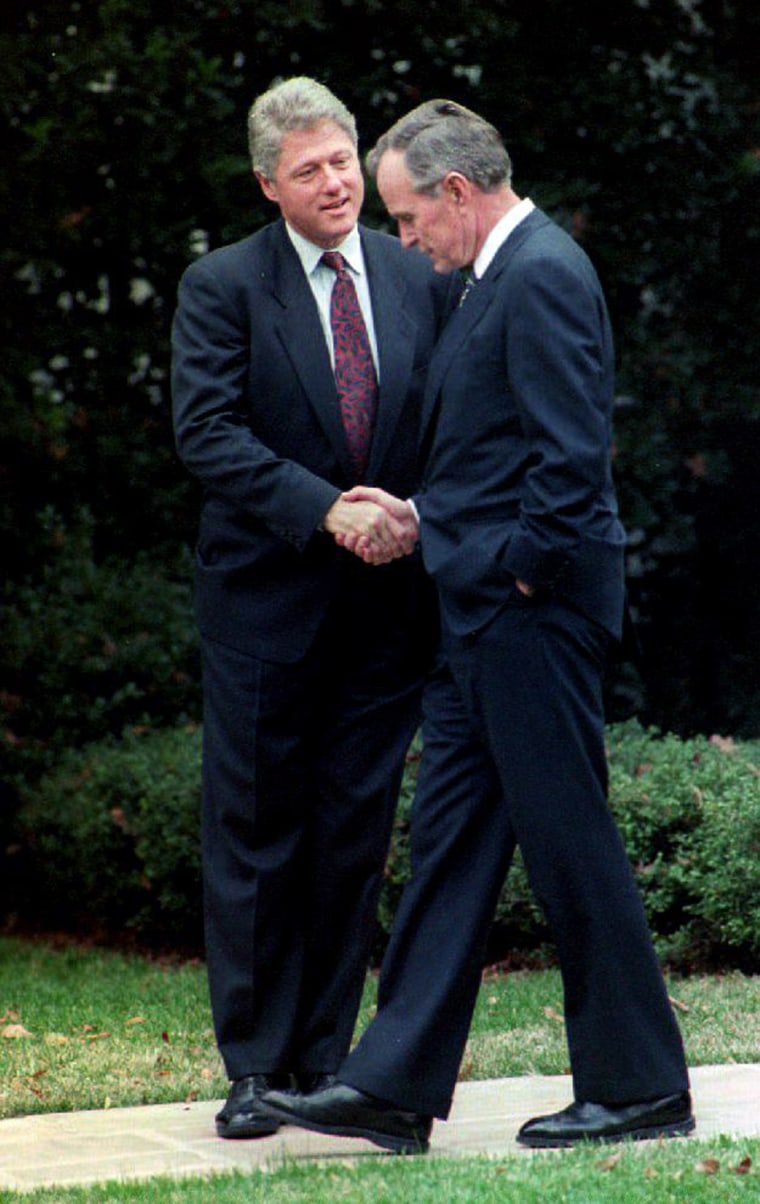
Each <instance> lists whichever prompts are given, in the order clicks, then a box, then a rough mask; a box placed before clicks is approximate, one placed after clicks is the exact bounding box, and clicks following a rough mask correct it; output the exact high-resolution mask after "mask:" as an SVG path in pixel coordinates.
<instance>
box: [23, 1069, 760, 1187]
mask: <svg viewBox="0 0 760 1204" xmlns="http://www.w3.org/2000/svg"><path fill="white" fill-rule="evenodd" d="M692 1093H693V1099H694V1110H695V1114H696V1117H697V1131H696V1136H697V1137H714V1136H717V1135H718V1134H721V1133H725V1134H728V1135H735V1136H747V1137H750V1136H751V1137H755V1136H760V1065H747V1066H703V1067H698V1068H697V1069H695V1070H693V1071H692ZM570 1099H571V1087H570V1080H569V1078H567V1077H565V1076H556V1077H544V1076H535V1077H525V1078H515V1079H499V1080H490V1081H487V1082H479V1083H461V1084H460V1085H459V1087H458V1088H457V1093H456V1098H455V1101H454V1107H453V1110H452V1113H451V1116H450V1118H449V1120H448V1121H447V1122H446V1123H445V1124H443V1123H439V1124H436V1126H435V1128H434V1130H433V1139H432V1143H431V1152H432V1153H434V1154H447V1155H463V1154H486V1155H490V1156H501V1157H503V1156H504V1155H505V1154H512V1153H515V1152H516V1151H518V1150H519V1147H518V1146H517V1145H516V1143H515V1136H516V1133H517V1130H518V1128H519V1127H520V1125H521V1124H522V1122H523V1121H524V1120H527V1119H528V1117H530V1116H535V1115H536V1114H541V1113H544V1112H554V1111H557V1110H558V1109H559V1108H563V1107H565V1105H566V1104H568V1103H569V1102H570ZM219 1107H220V1101H216V1102H205V1103H192V1104H156V1105H150V1106H147V1107H141V1108H115V1109H112V1110H108V1111H102V1112H69V1113H64V1112H58V1113H52V1114H47V1115H42V1116H26V1117H18V1118H15V1119H12V1120H3V1121H0V1188H12V1189H15V1190H16V1191H24V1190H31V1189H32V1188H35V1187H45V1186H52V1185H57V1186H61V1187H63V1186H73V1185H74V1184H86V1183H95V1182H103V1181H105V1180H108V1179H121V1180H126V1179H144V1178H149V1177H151V1176H153V1175H171V1176H176V1177H181V1176H184V1175H207V1174H211V1173H214V1172H223V1171H231V1170H238V1171H248V1170H254V1169H255V1168H256V1167H259V1166H263V1165H267V1164H269V1165H271V1164H273V1163H274V1164H277V1163H279V1162H281V1161H282V1160H283V1158H284V1157H287V1158H288V1159H289V1160H292V1159H302V1158H320V1159H329V1158H340V1159H345V1158H347V1157H357V1156H360V1157H366V1156H367V1155H368V1154H377V1155H379V1156H381V1157H382V1156H383V1155H382V1152H381V1151H379V1150H378V1149H377V1147H376V1146H373V1145H371V1144H370V1143H369V1142H365V1141H360V1140H356V1139H349V1138H335V1137H323V1136H321V1135H320V1134H316V1133H306V1132H304V1131H303V1130H299V1129H295V1128H292V1127H291V1126H285V1127H284V1128H282V1129H281V1130H280V1132H279V1133H278V1134H276V1136H274V1137H267V1138H263V1139H261V1140H259V1141H220V1140H219V1139H218V1138H217V1137H216V1135H215V1133H214V1124H213V1120H214V1113H215V1112H216V1111H217V1110H218V1109H219Z"/></svg>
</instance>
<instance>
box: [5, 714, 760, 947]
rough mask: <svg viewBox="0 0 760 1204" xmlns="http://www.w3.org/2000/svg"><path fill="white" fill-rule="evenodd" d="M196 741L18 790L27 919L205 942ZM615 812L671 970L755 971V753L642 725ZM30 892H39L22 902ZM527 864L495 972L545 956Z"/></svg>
mask: <svg viewBox="0 0 760 1204" xmlns="http://www.w3.org/2000/svg"><path fill="white" fill-rule="evenodd" d="M200 749H201V734H200V729H199V728H198V727H197V726H195V725H184V726H182V727H177V728H161V729H157V730H151V729H150V728H134V729H132V730H130V731H129V732H127V733H125V735H124V736H123V738H122V739H121V740H116V739H113V738H111V739H108V740H105V741H102V742H100V743H96V744H93V745H90V746H89V747H88V748H85V749H82V750H77V751H71V752H70V753H69V754H68V755H66V756H65V757H64V758H63V759H62V760H61V762H60V763H59V765H58V766H57V767H56V768H55V769H54V770H51V771H50V772H49V773H47V774H46V775H45V776H44V777H43V778H42V780H41V781H40V782H39V783H38V784H37V785H36V786H34V787H28V788H27V789H26V790H25V791H23V792H22V793H23V801H22V807H21V810H20V812H19V820H18V824H19V828H18V833H17V842H16V849H17V852H16V857H15V864H16V866H17V867H20V868H21V871H22V872H17V873H16V875H15V877H16V881H17V884H18V888H17V894H18V896H19V899H18V904H19V910H20V912H21V913H22V914H24V913H25V912H26V913H29V912H33V913H34V915H35V917H36V919H37V920H38V921H42V922H46V923H52V922H55V923H56V924H57V925H58V926H71V927H75V928H77V929H80V930H82V929H89V930H93V929H94V930H97V931H98V932H99V933H101V934H105V935H109V936H111V937H113V936H116V935H118V934H120V933H123V932H124V931H131V932H133V933H135V934H136V935H137V936H139V937H140V938H142V939H144V940H149V941H151V942H153V943H158V944H161V945H164V946H166V945H171V944H181V945H183V946H187V945H197V946H198V947H199V948H200V941H201V884H200V868H199V846H198V813H199V805H200V755H201V752H200ZM608 750H609V757H608V760H609V771H610V801H611V805H612V808H613V810H614V812H615V815H616V817H617V820H618V823H619V825H620V828H621V831H622V834H623V837H624V840H625V843H626V847H627V849H628V852H629V856H630V858H631V862H632V864H633V867H634V870H635V873H636V877H637V880H638V884H639V887H640V889H641V893H642V897H643V900H644V904H645V907H646V910H647V914H648V916H649V920H650V924H651V927H652V931H653V934H654V936H655V941H656V944H657V947H658V951H659V953H660V954H661V956H662V958H663V960H665V961H667V962H668V963H669V964H670V965H671V966H673V967H675V968H683V969H685V968H690V967H693V966H695V965H699V966H707V965H711V966H729V965H731V966H739V967H741V968H752V969H757V968H758V967H760V744H758V743H752V742H735V741H733V740H730V739H722V738H719V737H712V738H707V737H704V736H698V737H695V738H693V739H688V740H682V739H680V738H678V737H676V736H674V735H661V734H660V733H658V732H657V731H655V730H654V729H644V728H643V727H642V726H641V725H640V724H639V723H638V722H637V721H635V720H634V721H630V722H628V723H624V724H616V725H612V726H610V728H609V729H608ZM419 756H420V747H419V743H418V742H415V743H414V744H413V746H412V748H411V750H410V752H409V755H408V758H407V768H406V773H405V777H404V783H403V787H402V791H401V797H400V799H399V807H398V812H397V816H396V822H395V827H394V832H393V839H392V844H391V849H390V853H389V857H388V863H387V868H386V875H385V882H384V887H383V892H382V897H381V901H380V908H379V915H378V927H379V942H378V946H377V948H378V951H379V949H380V948H381V947H382V944H383V942H384V939H385V937H386V936H387V934H388V932H389V931H390V926H391V924H392V920H393V915H394V912H395V908H396V904H397V901H398V898H399V895H400V893H401V890H402V888H403V884H404V882H405V880H406V878H407V875H408V872H409V830H410V821H411V808H412V800H413V794H414V783H415V778H416V771H417V765H418V761H419ZM24 884H26V885H27V886H33V889H32V890H25V889H24ZM548 941H549V934H548V932H547V929H546V926H545V924H544V922H543V919H542V917H541V914H540V912H539V910H538V908H537V906H536V904H535V903H534V901H533V899H532V897H531V894H530V890H529V888H528V885H527V880H526V876H525V872H524V870H523V868H522V865H521V864H520V860H519V856H518V859H517V862H516V864H515V866H514V867H513V869H512V871H511V873H510V874H509V876H508V879H507V881H506V883H505V885H504V888H503V890H502V894H501V897H500V900H499V905H498V909H497V913H496V917H495V922H494V927H493V935H492V941H491V949H490V952H491V953H492V955H493V957H494V959H498V958H500V957H506V956H512V955H513V954H514V952H515V951H519V952H520V953H522V954H526V953H534V954H535V953H539V954H541V955H543V956H545V955H546V954H547V952H548V951H549V950H550V945H548Z"/></svg>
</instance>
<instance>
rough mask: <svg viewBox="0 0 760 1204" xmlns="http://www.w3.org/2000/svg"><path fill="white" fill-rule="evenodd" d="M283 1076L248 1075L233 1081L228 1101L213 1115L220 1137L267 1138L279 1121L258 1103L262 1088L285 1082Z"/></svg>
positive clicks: (262, 1092)
mask: <svg viewBox="0 0 760 1204" xmlns="http://www.w3.org/2000/svg"><path fill="white" fill-rule="evenodd" d="M284 1081H285V1080H284V1079H283V1077H282V1075H272V1074H248V1075H246V1076H245V1078H242V1079H236V1080H235V1082H234V1083H233V1084H232V1088H231V1090H230V1093H229V1095H228V1096H227V1102H226V1104H225V1105H224V1107H223V1108H222V1110H221V1112H217V1114H216V1118H215V1119H216V1131H217V1134H218V1135H219V1136H220V1137H233V1138H235V1137H238V1138H243V1137H270V1136H271V1134H272V1133H276V1132H277V1130H278V1129H279V1127H280V1124H281V1123H282V1122H281V1121H279V1120H277V1118H276V1117H274V1116H272V1114H271V1112H269V1111H267V1109H266V1108H265V1107H264V1105H263V1104H262V1102H261V1097H262V1095H263V1094H264V1092H265V1091H271V1090H272V1088H273V1087H278V1086H280V1085H281V1084H283V1083H284Z"/></svg>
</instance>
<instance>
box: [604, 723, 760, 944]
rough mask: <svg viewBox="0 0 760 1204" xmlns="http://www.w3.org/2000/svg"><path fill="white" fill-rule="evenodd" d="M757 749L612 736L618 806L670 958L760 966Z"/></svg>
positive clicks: (625, 729) (613, 796)
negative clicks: (759, 959)
mask: <svg viewBox="0 0 760 1204" xmlns="http://www.w3.org/2000/svg"><path fill="white" fill-rule="evenodd" d="M759 748H760V746H758V744H756V743H751V742H746V743H740V742H735V741H733V740H730V739H722V738H720V737H712V738H707V737H705V736H696V737H694V738H693V739H690V740H679V739H678V738H677V737H675V736H672V735H666V736H660V735H659V733H657V732H656V731H654V730H650V731H644V730H643V729H642V728H641V727H640V726H639V725H638V724H637V723H635V722H631V723H628V724H623V725H619V726H614V727H612V728H610V730H609V757H608V760H609V766H610V800H611V803H612V807H613V810H614V812H615V815H616V818H617V820H618V823H619V826H620V829H621V832H622V834H623V838H624V840H625V843H626V847H627V850H628V853H629V856H630V858H631V861H632V863H633V865H634V868H635V871H636V875H637V879H638V883H639V887H640V889H641V892H642V896H643V899H644V903H645V906H646V909H647V913H648V916H649V920H650V924H651V926H652V930H653V932H654V934H655V937H656V943H657V945H658V949H659V951H660V953H661V955H662V956H663V957H664V958H666V959H667V960H669V961H671V962H673V963H676V964H682V965H683V964H685V965H688V964H693V963H701V964H702V963H705V962H712V963H731V964H734V965H748V966H753V967H756V966H757V963H758V958H759V957H760V769H758V765H757V761H758V750H759Z"/></svg>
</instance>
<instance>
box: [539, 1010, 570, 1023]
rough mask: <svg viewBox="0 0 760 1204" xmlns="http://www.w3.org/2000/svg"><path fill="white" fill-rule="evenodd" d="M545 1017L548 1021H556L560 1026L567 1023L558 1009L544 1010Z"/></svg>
mask: <svg viewBox="0 0 760 1204" xmlns="http://www.w3.org/2000/svg"><path fill="white" fill-rule="evenodd" d="M544 1015H545V1016H546V1019H547V1020H556V1021H557V1023H558V1024H564V1023H565V1017H564V1016H563V1015H562V1012H558V1011H557V1009H556V1008H544Z"/></svg>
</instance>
